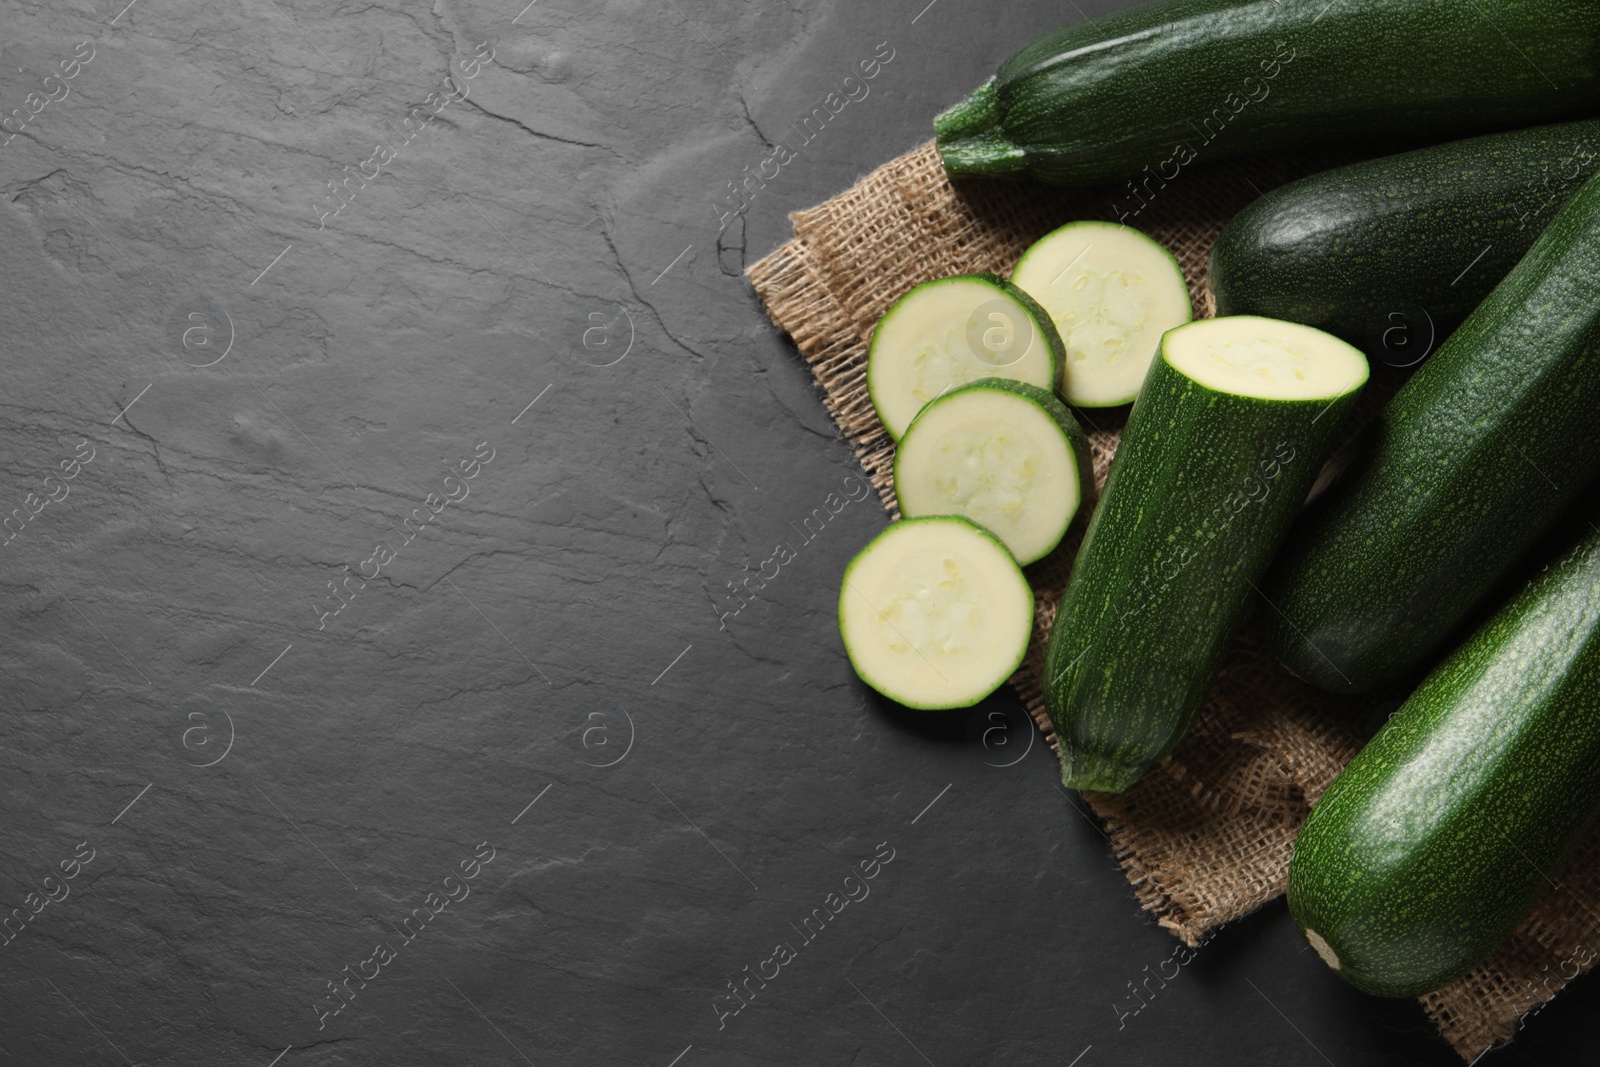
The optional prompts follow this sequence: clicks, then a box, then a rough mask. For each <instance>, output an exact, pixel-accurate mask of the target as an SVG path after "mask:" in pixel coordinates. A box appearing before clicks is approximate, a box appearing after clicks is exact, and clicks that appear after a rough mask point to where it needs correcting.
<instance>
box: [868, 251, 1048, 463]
mask: <svg viewBox="0 0 1600 1067" xmlns="http://www.w3.org/2000/svg"><path fill="white" fill-rule="evenodd" d="M1060 365H1061V338H1060V337H1058V336H1056V330H1055V327H1054V326H1053V325H1051V323H1050V316H1049V315H1048V314H1046V313H1045V311H1044V309H1043V308H1041V307H1040V306H1039V305H1038V304H1036V303H1034V301H1033V299H1032V298H1031V297H1029V296H1028V295H1027V294H1026V293H1024V292H1023V291H1022V290H1021V289H1018V288H1017V287H1016V286H1014V285H1012V284H1011V283H1010V282H1008V281H1006V280H1005V279H1004V278H999V277H996V276H995V275H993V274H961V275H957V276H956V277H954V278H939V279H936V280H934V281H931V282H923V283H922V284H921V285H919V286H917V287H915V288H914V289H912V290H911V291H910V292H908V293H906V295H905V296H902V297H901V298H900V299H899V300H897V301H895V303H894V306H893V307H891V308H890V309H889V310H888V311H886V312H884V315H883V318H881V319H879V320H878V325H877V328H876V329H874V330H873V331H872V344H871V346H870V348H869V349H868V352H867V393H868V395H869V396H871V398H872V406H873V407H874V408H876V409H877V412H878V418H879V419H880V420H882V422H883V425H884V428H885V429H886V430H888V431H889V436H890V437H893V438H894V439H895V440H896V441H898V440H900V438H901V436H902V435H903V434H904V433H905V432H906V427H908V426H910V425H911V420H912V419H914V418H916V417H917V412H919V411H921V410H922V405H924V404H926V403H927V402H928V401H930V400H933V399H934V398H935V397H939V396H942V395H943V394H945V393H947V392H949V391H950V390H951V389H957V388H960V387H961V386H963V385H966V384H967V383H968V382H972V381H976V380H977V379H979V378H994V377H1002V378H1015V379H1016V380H1017V381H1020V382H1027V383H1028V384H1029V385H1037V386H1039V387H1040V388H1042V389H1049V388H1052V387H1053V386H1054V385H1055V383H1056V378H1057V376H1058V375H1059V374H1060Z"/></svg>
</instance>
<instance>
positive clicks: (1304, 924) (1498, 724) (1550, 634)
mask: <svg viewBox="0 0 1600 1067" xmlns="http://www.w3.org/2000/svg"><path fill="white" fill-rule="evenodd" d="M1597 529H1600V528H1597ZM1597 815H1600V533H1589V534H1588V536H1587V537H1586V538H1584V540H1582V541H1581V542H1580V543H1579V545H1578V547H1577V548H1576V549H1574V550H1573V551H1572V552H1570V553H1569V554H1568V555H1567V556H1565V557H1564V558H1563V559H1562V560H1561V562H1560V563H1558V564H1557V565H1555V566H1552V567H1550V568H1548V569H1547V570H1546V571H1545V572H1544V573H1543V574H1542V575H1540V576H1539V577H1538V578H1537V579H1536V580H1535V581H1534V582H1533V583H1532V585H1531V586H1530V587H1529V588H1528V589H1527V590H1525V591H1524V592H1523V594H1522V595H1521V596H1519V597H1518V598H1517V599H1516V600H1514V601H1512V603H1511V604H1510V605H1509V606H1507V607H1506V608H1504V609H1503V610H1502V611H1501V612H1500V613H1499V614H1497V615H1496V616H1495V617H1494V618H1493V619H1492V620H1490V621H1489V622H1488V623H1487V624H1486V625H1484V627H1483V628H1482V629H1480V630H1479V631H1478V632H1477V633H1476V634H1475V635H1473V637H1472V638H1471V639H1470V640H1469V641H1468V642H1467V643H1466V644H1465V645H1463V646H1462V647H1461V648H1460V649H1458V650H1457V651H1456V652H1455V653H1454V654H1453V655H1451V657H1450V658H1449V659H1447V660H1446V661H1445V662H1444V663H1443V664H1442V665H1441V666H1440V667H1439V668H1438V669H1437V670H1435V671H1434V672H1433V673H1432V674H1431V675H1429V676H1428V679H1427V681H1425V682H1423V684H1422V686H1421V688H1419V689H1418V690H1417V691H1416V692H1415V693H1414V694H1412V696H1411V699H1410V700H1408V701H1406V703H1405V704H1404V705H1403V706H1402V707H1401V708H1400V710H1399V711H1398V712H1396V713H1395V715H1394V717H1393V718H1391V719H1390V720H1389V722H1388V723H1387V724H1386V725H1385V726H1384V727H1383V729H1381V730H1379V731H1378V734H1377V736H1376V737H1374V738H1373V739H1372V741H1371V742H1369V743H1368V744H1367V746H1366V747H1365V748H1364V749H1362V750H1361V752H1360V754H1359V755H1357V756H1356V758H1355V759H1354V760H1352V761H1351V762H1350V765H1349V766H1348V767H1346V768H1345V769H1344V772H1343V773H1342V774H1340V775H1339V777H1338V778H1337V779H1335V781H1334V783H1333V785H1332V786H1330V787H1329V788H1328V791H1327V793H1325V794H1324V795H1323V797H1322V799H1321V800H1320V801H1319V802H1318V803H1317V806H1316V807H1315V808H1313V809H1312V811H1311V816H1310V818H1308V819H1307V820H1306V823H1305V826H1303V827H1302V828H1301V830H1300V836H1299V839H1298V840H1297V841H1296V842H1295V846H1294V856H1293V859H1292V860H1291V861H1290V863H1289V910H1290V912H1291V914H1293V916H1294V920H1295V922H1296V923H1297V924H1298V925H1299V926H1300V929H1301V930H1302V931H1303V932H1304V933H1305V936H1306V940H1308V941H1309V942H1310V943H1311V945H1312V947H1313V948H1315V949H1316V950H1317V952H1318V954H1319V955H1321V956H1322V958H1323V959H1324V960H1325V961H1327V963H1328V964H1329V965H1330V966H1332V967H1333V968H1334V969H1335V970H1336V971H1338V972H1339V974H1340V975H1341V976H1343V977H1344V978H1345V979H1347V980H1348V981H1350V982H1351V983H1352V984H1353V985H1355V986H1357V987H1359V988H1361V989H1363V990H1366V991H1367V992H1369V993H1377V994H1380V995H1383V996H1394V997H1410V996H1417V995H1419V994H1421V993H1426V992H1428V991H1430V990H1433V989H1438V988H1439V987H1440V986H1442V985H1444V984H1445V983H1447V982H1450V981H1452V980H1454V979H1456V978H1458V977H1460V976H1461V975H1462V974H1464V973H1465V972H1466V971H1467V970H1469V969H1470V968H1472V967H1473V966H1475V965H1476V964H1478V963H1480V962H1482V961H1483V959H1484V958H1485V957H1487V956H1488V955H1489V953H1490V952H1492V951H1493V950H1494V948H1495V946H1496V945H1498V944H1499V943H1500V942H1501V941H1502V940H1504V939H1505V937H1506V935H1507V934H1509V933H1511V931H1512V930H1513V929H1514V928H1515V927H1516V926H1517V924H1518V923H1519V922H1521V921H1522V919H1523V918H1524V917H1525V916H1526V915H1527V914H1528V911H1529V909H1530V908H1532V906H1533V904H1534V902H1535V901H1536V900H1537V899H1538V897H1539V896H1540V894H1542V893H1543V892H1544V891H1545V890H1546V889H1548V888H1549V887H1550V885H1551V884H1552V881H1551V880H1552V879H1553V878H1555V877H1556V875H1557V872H1558V871H1559V869H1560V867H1561V864H1562V861H1563V860H1564V859H1565V858H1566V856H1567V854H1568V853H1569V852H1571V851H1572V848H1573V846H1574V845H1575V844H1576V843H1577V841H1578V839H1579V838H1580V837H1581V836H1582V834H1583V833H1584V831H1585V830H1586V829H1587V828H1588V827H1589V826H1590V825H1591V824H1592V823H1593V822H1594V820H1595V818H1596V816H1597Z"/></svg>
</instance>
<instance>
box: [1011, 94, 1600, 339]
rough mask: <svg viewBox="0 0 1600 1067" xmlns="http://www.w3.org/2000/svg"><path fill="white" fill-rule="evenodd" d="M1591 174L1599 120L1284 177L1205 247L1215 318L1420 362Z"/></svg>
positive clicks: (1598, 167) (1595, 168)
mask: <svg viewBox="0 0 1600 1067" xmlns="http://www.w3.org/2000/svg"><path fill="white" fill-rule="evenodd" d="M1596 172H1600V120H1594V119H1587V120H1584V121H1582V122H1569V123H1561V124H1558V125H1554V126H1539V127H1536V128H1533V129H1526V130H1516V131H1514V132H1511V133H1497V134H1490V135H1488V136H1485V137H1474V138H1471V139H1469V140H1465V141H1453V142H1451V143H1449V144H1443V145H1438V146H1436V147H1433V148H1423V149H1419V150H1417V151H1414V152H1406V153H1403V154H1401V155H1398V156H1389V157H1386V158H1384V159H1373V160H1367V161H1366V162H1362V163H1355V164H1352V165H1350V166H1347V167H1339V168H1337V169H1334V170H1330V171H1325V172H1323V173H1321V174H1314V175H1312V176H1311V177H1309V178H1302V179H1300V180H1299V181H1297V182H1291V183H1289V184H1288V185H1285V186H1282V187H1281V188H1278V189H1274V190H1273V191H1272V192H1270V193H1268V194H1267V195H1265V196H1263V197H1262V198H1261V199H1259V200H1257V201H1256V202H1255V203H1253V204H1251V205H1250V206H1249V207H1247V208H1245V209H1244V210H1243V211H1241V212H1240V213H1239V214H1238V215H1235V216H1234V217H1233V219H1232V221H1230V222H1229V223H1228V224H1227V226H1225V227H1223V230H1222V233H1221V235H1220V236H1219V237H1218V238H1217V243H1216V244H1215V245H1213V246H1212V249H1211V269H1210V277H1211V288H1212V291H1213V292H1214V293H1215V294H1216V298H1217V314H1218V315H1266V316H1268V317H1270V318H1277V319H1287V320H1289V321H1290V322H1303V323H1305V324H1306V325H1307V326H1315V327H1317V328H1318V329H1320V330H1326V331H1328V332H1329V333H1332V334H1335V335H1337V336H1339V337H1343V338H1344V339H1345V340H1347V341H1349V342H1351V343H1352V344H1356V345H1361V344H1366V345H1367V352H1368V354H1369V355H1372V356H1374V357H1376V356H1378V355H1380V354H1383V353H1385V352H1387V353H1388V354H1390V355H1395V356H1403V355H1405V354H1410V355H1414V356H1415V357H1417V358H1419V359H1420V357H1421V356H1422V355H1423V354H1425V351H1426V346H1427V344H1428V341H1429V339H1430V337H1437V338H1438V339H1440V340H1443V338H1444V337H1446V336H1447V335H1449V334H1450V333H1451V332H1452V331H1454V330H1455V328H1456V327H1457V326H1460V325H1461V323H1462V322H1463V321H1465V319H1466V317H1467V316H1468V315H1469V314H1471V312H1472V310H1473V309H1474V308H1476V307H1477V306H1478V304H1480V303H1481V302H1482V301H1483V299H1484V297H1486V296H1488V295H1489V292H1490V290H1492V289H1493V288H1494V287H1495V285H1496V284H1497V283H1498V282H1499V281H1500V279H1502V278H1504V277H1505V276H1506V275H1507V274H1509V273H1510V272H1511V268H1512V267H1514V266H1516V265H1517V261H1518V260H1520V259H1521V258H1522V257H1523V256H1524V255H1525V254H1526V253H1527V251H1528V249H1529V248H1531V247H1533V242H1534V241H1535V240H1536V239H1537V238H1538V236H1539V234H1540V232H1541V231H1543V230H1544V228H1545V226H1546V225H1548V224H1549V223H1550V221H1551V220H1552V219H1554V218H1555V216H1556V214H1557V212H1559V211H1560V209H1561V207H1562V205H1564V204H1565V203H1566V202H1567V201H1568V200H1569V199H1571V197H1572V195H1573V194H1574V193H1575V192H1577V190H1578V188H1579V187H1580V186H1581V185H1582V184H1583V183H1584V181H1586V180H1587V179H1588V178H1589V177H1591V176H1592V175H1594V174H1595V173H1596ZM1018 284H1021V283H1020V282H1019V283H1018ZM1023 287H1024V288H1026V286H1023ZM1419 312H1420V313H1421V314H1420V315H1419V314H1418V313H1419ZM1413 326H1414V327H1416V328H1417V329H1419V330H1423V331H1426V333H1424V335H1423V336H1420V337H1415V336H1413V335H1412V332H1411V327H1413ZM1407 347H1410V348H1411V349H1412V351H1411V352H1410V353H1406V352H1405V349H1406V348H1407Z"/></svg>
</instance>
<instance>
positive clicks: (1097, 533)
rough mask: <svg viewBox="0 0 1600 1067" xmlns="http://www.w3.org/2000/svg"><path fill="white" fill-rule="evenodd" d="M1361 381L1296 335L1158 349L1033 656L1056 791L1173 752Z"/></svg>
mask: <svg viewBox="0 0 1600 1067" xmlns="http://www.w3.org/2000/svg"><path fill="white" fill-rule="evenodd" d="M1366 380H1367V361H1366V359H1365V358H1363V357H1362V355H1361V353H1360V352H1358V351H1357V350H1356V349H1354V348H1352V347H1351V346H1349V345H1347V344H1345V343H1344V342H1343V341H1340V340H1338V339H1337V338H1335V337H1332V336H1330V335H1328V334H1325V333H1322V332H1321V331H1319V330H1313V329H1311V328H1310V327H1309V326H1299V325H1296V324H1293V323H1287V322H1276V321H1274V320H1272V319H1260V318H1253V317H1250V316H1240V317H1235V318H1228V319H1202V320H1200V321H1198V322H1193V323H1190V324H1189V325H1187V326H1180V327H1178V328H1177V329H1175V330H1173V331H1171V332H1170V333H1168V334H1167V335H1166V336H1165V337H1163V338H1162V340H1161V352H1160V354H1159V356H1158V357H1157V359H1156V360H1155V362H1154V363H1152V364H1151V365H1150V376H1149V377H1148V378H1147V379H1146V380H1145V383H1144V389H1143V390H1142V391H1141V392H1140V394H1139V402H1138V403H1137V404H1135V405H1134V406H1133V411H1132V413H1131V414H1130V415H1129V416H1128V423H1127V426H1126V428H1125V429H1124V430H1123V434H1122V443H1121V445H1120V446H1119V447H1118V449H1117V454H1116V457H1115V458H1114V459H1113V460H1112V462H1111V471H1110V474H1109V476H1108V477H1107V479H1106V484H1105V488H1104V490H1103V491H1102V493H1101V498H1100V504H1099V506H1098V507H1097V508H1096V509H1095V513H1094V517H1093V518H1092V519H1091V520H1090V523H1089V529H1088V532H1087V533H1086V534H1085V536H1084V542H1083V547H1082V548H1081V549H1080V550H1079V553H1078V558H1077V560H1076V561H1075V563H1074V565H1073V568H1072V575H1071V577H1070V578H1069V579H1068V581H1067V587H1066V591H1065V592H1064V593H1063V594H1062V597H1061V606H1060V609H1059V611H1058V612H1057V615H1056V620H1055V625H1054V626H1052V627H1051V630H1050V639H1049V642H1048V644H1047V645H1046V648H1045V682H1044V694H1045V708H1046V709H1047V710H1048V711H1049V713H1050V718H1051V720H1052V721H1053V722H1054V723H1055V727H1056V736H1057V741H1058V743H1059V746H1060V751H1061V762H1062V780H1063V781H1064V782H1065V783H1066V784H1067V785H1068V786H1071V787H1073V788H1077V789H1096V790H1102V791H1105V792H1120V791H1121V790H1123V789H1126V788H1127V787H1128V786H1129V785H1131V784H1133V782H1134V781H1135V780H1136V779H1137V778H1138V777H1139V776H1140V775H1141V774H1143V773H1144V772H1145V770H1146V769H1147V768H1149V767H1150V765H1151V764H1153V763H1155V762H1156V761H1157V760H1158V759H1160V758H1161V757H1162V756H1164V755H1166V754H1167V753H1168V752H1170V751H1171V750H1172V749H1173V748H1174V747H1175V746H1176V745H1177V744H1178V742H1179V741H1180V740H1182V738H1183V735H1184V734H1185V733H1186V732H1187V731H1188V729H1189V725H1190V724H1191V723H1192V722H1193V721H1194V717H1195V715H1196V713H1198V712H1199V710H1200V708H1201V706H1202V705H1203V704H1204V703H1205V698H1206V694H1207V692H1208V691H1209V690H1210V688H1211V682H1212V679H1213V678H1214V677H1215V676H1216V672H1217V669H1218V667H1219V666H1220V665H1221V662H1222V657H1223V655H1224V653H1225V652H1226V651H1227V647H1228V643H1229V642H1230V641H1231V640H1232V638H1233V637H1234V635H1235V633H1237V631H1238V629H1239V626H1240V624H1241V623H1242V621H1243V619H1244V614H1245V610H1246V608H1247V607H1248V606H1249V603H1250V596H1251V593H1252V590H1253V589H1254V586H1255V582H1256V581H1257V580H1258V579H1259V578H1260V577H1261V573H1262V571H1264V570H1265V569H1266V566H1267V562H1268V560H1270V559H1271V557H1272V554H1273V552H1274V551H1275V550H1276V549H1277V547H1278V543H1279V542H1280V541H1281V540H1282V538H1283V535H1284V534H1285V533H1286V532H1287V531H1288V529H1289V524H1290V522H1291V521H1292V520H1293V518H1294V516H1295V513H1296V512H1297V511H1298V510H1299V508H1300V505H1301V504H1302V503H1303V502H1304V500H1305V497H1306V493H1307V491H1308V490H1309V489H1310V487H1311V483H1312V480H1313V478H1315V476H1316V474H1317V470H1318V468H1319V467H1320V466H1321V465H1322V462H1323V460H1324V459H1325V458H1326V456H1327V453H1328V451H1329V450H1330V449H1331V447H1332V445H1333V442H1334V439H1335V436H1336V435H1337V433H1338V431H1339V423H1340V421H1341V419H1342V417H1343V415H1344V414H1345V413H1346V411H1347V409H1348V407H1349V405H1350V403H1351V401H1352V400H1353V399H1354V398H1355V396H1356V394H1357V393H1358V392H1359V391H1360V389H1361V387H1362V386H1363V385H1364V384H1366Z"/></svg>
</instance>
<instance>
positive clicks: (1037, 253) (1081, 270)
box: [1011, 222, 1194, 408]
mask: <svg viewBox="0 0 1600 1067" xmlns="http://www.w3.org/2000/svg"><path fill="white" fill-rule="evenodd" d="M1011 281H1012V282H1013V283H1014V284H1015V285H1017V286H1018V287H1020V288H1021V289H1022V290H1023V291H1024V292H1026V293H1027V294H1028V295H1029V296H1031V297H1033V298H1034V299H1035V300H1037V301H1038V302H1039V303H1040V304H1042V305H1043V306H1044V309H1045V311H1046V312H1048V313H1049V315H1050V319H1051V322H1052V323H1053V324H1054V325H1055V328H1056V331H1057V332H1058V333H1059V334H1060V336H1061V340H1062V344H1063V345H1064V346H1065V347H1066V361H1065V362H1064V363H1063V364H1062V371H1061V395H1062V396H1064V397H1066V398H1067V400H1068V401H1070V402H1071V403H1074V404H1077V405H1078V406H1079V407H1085V408H1108V407H1116V406H1118V405H1119V404H1128V403H1131V402H1132V401H1133V399H1134V398H1135V397H1136V396H1138V395H1139V387H1140V386H1141V385H1143V384H1144V376H1145V372H1146V371H1147V370H1149V369H1150V361H1151V360H1153V359H1154V358H1155V355H1156V348H1157V347H1158V346H1159V345H1160V343H1161V335H1162V334H1164V333H1166V332H1167V331H1168V330H1170V329H1173V328H1174V327H1176V326H1181V325H1183V324H1184V323H1186V322H1189V321H1190V320H1191V319H1192V318H1193V317H1194V311H1193V308H1192V306H1191V305H1190V302H1189V286H1188V283H1186V282H1185V281H1184V279H1183V268H1182V267H1180V266H1178V261H1177V259H1176V258H1175V257H1174V256H1173V254H1172V253H1171V252H1168V251H1167V250H1166V249H1165V248H1163V247H1162V246H1161V245H1159V244H1157V243H1156V242H1155V241H1153V240H1151V239H1150V238H1149V237H1146V236H1145V235H1144V234H1142V233H1140V232H1139V231H1138V230H1135V229H1133V228H1132V227H1129V226H1119V225H1117V224H1115V223H1110V222H1071V223H1068V224H1067V225H1065V226H1063V227H1061V228H1060V229H1058V230H1054V231H1052V232H1050V233H1048V234H1045V236H1043V237H1041V238H1039V240H1037V241H1035V242H1034V244H1033V247H1031V248H1029V249H1028V250H1027V251H1026V252H1024V253H1023V254H1022V258H1021V259H1019V260H1017V266H1016V269H1015V270H1013V271H1012V272H1011Z"/></svg>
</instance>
